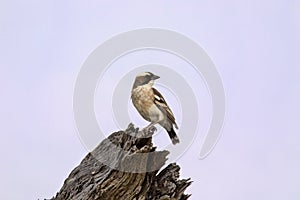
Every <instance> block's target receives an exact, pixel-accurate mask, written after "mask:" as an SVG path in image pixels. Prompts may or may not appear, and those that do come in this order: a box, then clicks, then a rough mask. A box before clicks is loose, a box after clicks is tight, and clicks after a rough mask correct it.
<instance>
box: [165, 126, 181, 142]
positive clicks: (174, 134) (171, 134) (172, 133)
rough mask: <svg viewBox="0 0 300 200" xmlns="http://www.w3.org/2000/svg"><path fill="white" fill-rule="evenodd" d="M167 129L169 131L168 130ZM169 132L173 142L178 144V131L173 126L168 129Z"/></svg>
mask: <svg viewBox="0 0 300 200" xmlns="http://www.w3.org/2000/svg"><path fill="white" fill-rule="evenodd" d="M167 131H168V130H167ZM168 134H169V136H170V138H171V140H172V143H173V144H174V145H175V144H177V143H179V139H178V137H177V135H176V133H175V131H174V129H173V127H172V128H171V130H170V131H168Z"/></svg>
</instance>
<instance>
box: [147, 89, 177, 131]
mask: <svg viewBox="0 0 300 200" xmlns="http://www.w3.org/2000/svg"><path fill="white" fill-rule="evenodd" d="M152 89H153V94H154V103H155V104H156V105H157V107H158V108H159V109H160V110H161V111H163V113H166V114H167V117H168V119H169V120H170V121H171V122H172V123H173V124H174V125H175V127H176V129H178V126H177V124H176V122H175V117H174V114H173V112H172V110H171V109H170V107H169V106H168V104H167V102H166V100H165V99H164V97H163V96H162V95H161V94H160V93H159V91H158V90H157V89H155V88H152Z"/></svg>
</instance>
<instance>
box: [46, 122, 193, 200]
mask: <svg viewBox="0 0 300 200" xmlns="http://www.w3.org/2000/svg"><path fill="white" fill-rule="evenodd" d="M154 131H155V129H153V128H152V129H149V130H148V131H138V130H137V129H135V128H134V126H133V125H132V124H129V126H128V128H127V129H126V130H125V131H118V132H115V133H112V134H111V135H110V136H109V137H108V138H107V139H104V140H103V141H102V142H101V143H100V144H99V145H98V146H97V147H96V148H95V149H94V150H93V151H92V152H91V153H89V154H88V155H87V156H86V157H85V158H84V159H83V160H82V162H81V163H80V165H79V166H77V167H76V168H75V169H74V170H73V171H72V172H71V174H70V175H69V177H68V178H67V179H66V180H65V182H64V184H63V186H62V188H61V190H60V191H59V192H58V193H57V194H56V196H55V197H53V198H52V200H67V199H76V200H77V199H78V200H99V199H112V200H113V199H116V200H123V199H124V200H131V199H132V200H169V199H170V200H175V199H178V200H186V199H188V198H189V196H190V195H185V194H184V191H185V189H186V188H187V187H188V186H189V185H190V184H191V181H190V179H185V180H178V178H179V170H180V167H179V166H178V165H176V164H175V163H172V164H170V165H168V166H167V167H166V168H165V169H163V170H162V171H161V172H160V173H158V171H159V170H160V169H161V168H162V167H163V165H164V164H165V161H166V160H167V158H166V157H167V155H168V154H169V152H168V151H155V149H156V148H155V147H153V144H152V137H151V135H152V134H153V132H154ZM145 135H150V137H148V138H140V137H138V136H145Z"/></svg>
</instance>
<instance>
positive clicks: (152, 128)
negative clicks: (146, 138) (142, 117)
mask: <svg viewBox="0 0 300 200" xmlns="http://www.w3.org/2000/svg"><path fill="white" fill-rule="evenodd" d="M159 122H160V120H158V121H154V122H151V123H150V124H149V125H148V126H146V127H145V128H143V132H145V133H146V134H149V133H150V135H153V134H154V132H155V131H157V128H156V127H155V125H156V124H158V123H159Z"/></svg>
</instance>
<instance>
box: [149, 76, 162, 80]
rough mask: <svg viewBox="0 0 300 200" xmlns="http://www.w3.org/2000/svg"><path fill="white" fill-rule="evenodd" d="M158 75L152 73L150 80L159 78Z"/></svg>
mask: <svg viewBox="0 0 300 200" xmlns="http://www.w3.org/2000/svg"><path fill="white" fill-rule="evenodd" d="M159 78H160V77H159V76H156V75H153V76H152V77H151V79H152V80H156V79H159Z"/></svg>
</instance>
